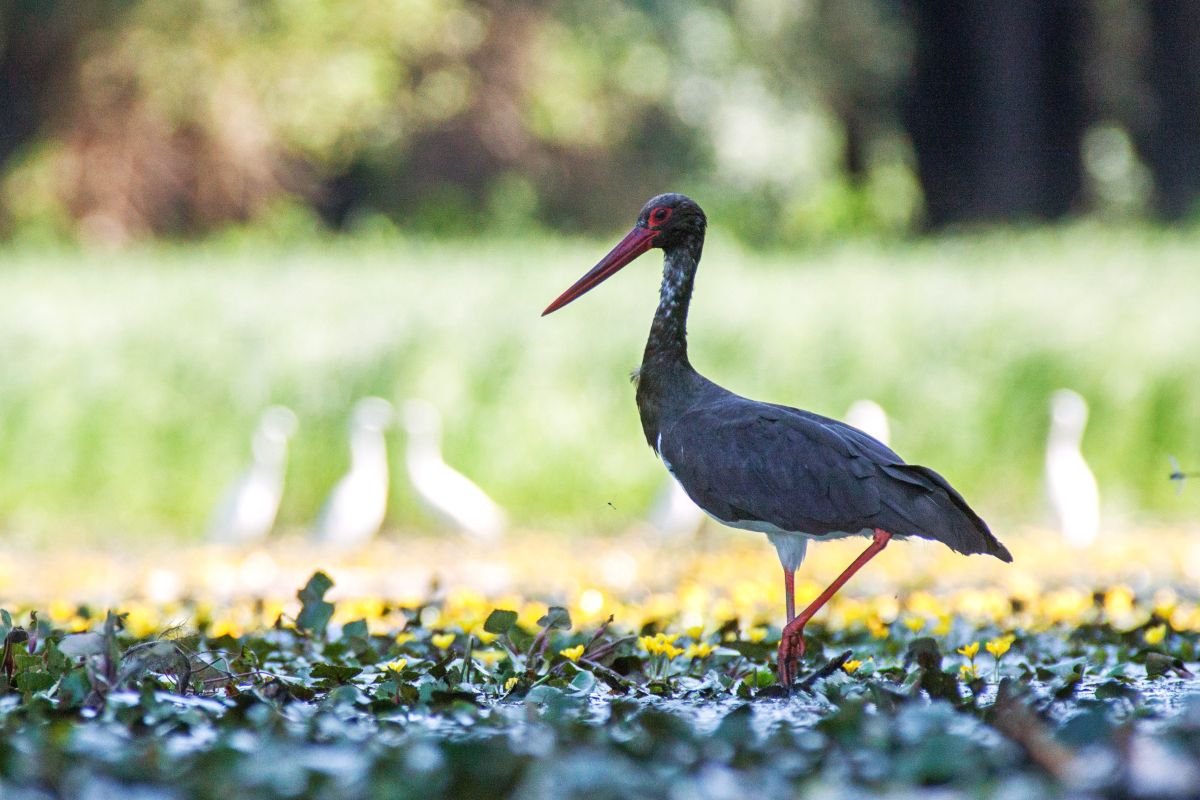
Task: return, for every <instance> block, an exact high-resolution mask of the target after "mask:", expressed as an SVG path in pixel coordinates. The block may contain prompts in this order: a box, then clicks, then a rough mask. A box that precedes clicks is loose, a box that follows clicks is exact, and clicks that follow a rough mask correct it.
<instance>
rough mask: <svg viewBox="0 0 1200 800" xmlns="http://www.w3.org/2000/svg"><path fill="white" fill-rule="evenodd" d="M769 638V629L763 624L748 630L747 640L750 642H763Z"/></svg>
mask: <svg viewBox="0 0 1200 800" xmlns="http://www.w3.org/2000/svg"><path fill="white" fill-rule="evenodd" d="M766 638H767V629H766V628H764V627H763V626H762V625H758V626H755V627H753V628H751V629H750V630H748V631H746V640H747V641H749V642H755V643H757V642H761V641H762V640H763V639H766Z"/></svg>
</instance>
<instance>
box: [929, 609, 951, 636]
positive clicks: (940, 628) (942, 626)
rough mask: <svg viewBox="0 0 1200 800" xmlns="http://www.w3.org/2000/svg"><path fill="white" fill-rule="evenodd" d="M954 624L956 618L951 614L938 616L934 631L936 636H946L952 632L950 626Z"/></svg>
mask: <svg viewBox="0 0 1200 800" xmlns="http://www.w3.org/2000/svg"><path fill="white" fill-rule="evenodd" d="M953 623H954V617H952V616H951V615H949V614H938V622H937V626H936V627H934V629H933V635H934V636H945V635H946V634H947V633H949V632H950V626H951V625H952V624H953Z"/></svg>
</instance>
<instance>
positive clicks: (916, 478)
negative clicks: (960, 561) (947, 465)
mask: <svg viewBox="0 0 1200 800" xmlns="http://www.w3.org/2000/svg"><path fill="white" fill-rule="evenodd" d="M659 452H660V454H661V455H662V457H663V459H664V460H665V461H666V462H667V463H668V464H669V465H670V467H671V470H672V472H673V473H674V475H675V477H676V478H677V479H678V480H679V482H680V483H681V484H682V485H683V487H684V489H685V490H687V493H688V494H689V495H690V496H691V498H692V499H693V500H694V501H695V502H696V503H697V504H698V505H700V507H702V508H704V509H705V510H706V511H708V512H709V513H710V514H713V515H714V516H716V517H717V518H719V519H722V520H726V521H728V522H731V523H738V522H746V521H749V522H766V523H769V524H771V525H774V526H776V527H778V528H780V529H782V530H786V531H798V532H804V533H809V534H813V535H822V534H825V533H830V532H833V531H847V532H856V531H859V530H862V529H864V528H867V529H870V528H876V527H878V528H883V529H884V530H886V531H888V532H890V533H893V534H896V535H899V536H918V537H921V538H925V539H934V540H937V541H941V542H943V543H945V544H947V545H948V546H950V547H951V548H953V549H954V550H957V551H959V552H962V553H990V554H992V555H995V556H997V557H998V558H1001V559H1003V560H1005V561H1010V560H1011V556H1010V555H1009V554H1008V551H1007V550H1006V549H1005V548H1004V546H1003V545H1002V544H1000V542H998V541H997V540H996V538H995V537H994V536H992V534H991V532H990V531H989V530H988V527H987V525H986V523H984V521H983V520H982V519H980V518H979V516H978V515H976V514H975V512H974V511H972V510H971V509H970V507H969V506H968V505H967V503H966V501H964V500H963V498H962V496H961V495H959V494H958V492H956V491H955V490H954V489H953V488H952V487H951V486H950V485H949V484H948V483H947V482H946V481H945V479H944V478H942V477H941V476H940V475H938V474H937V473H936V472H934V471H933V470H930V469H926V468H924V467H917V466H913V465H909V464H905V463H904V462H903V460H902V459H901V458H900V457H899V456H897V455H896V454H895V453H894V452H892V451H891V450H890V449H888V448H887V447H886V446H884V445H883V444H881V443H880V442H878V441H876V440H875V439H873V438H871V437H870V436H867V435H866V434H865V433H863V432H861V431H859V430H857V429H855V428H852V427H850V426H848V425H845V424H844V423H841V422H837V421H836V420H832V419H828V418H826V417H821V416H819V415H817V414H811V413H808V412H805V411H800V410H798V409H792V408H787V407H786V406H773V405H767V404H764V403H755V402H753V401H750V400H746V399H745V398H742V397H738V396H737V395H726V396H724V397H721V398H719V399H715V400H713V401H711V402H708V403H704V404H702V405H698V406H694V407H693V408H692V409H691V410H689V411H686V412H684V413H683V414H681V415H680V416H679V417H677V418H676V419H675V420H674V421H673V422H672V423H671V424H669V425H667V426H665V427H664V428H663V430H662V437H661V439H660V441H659Z"/></svg>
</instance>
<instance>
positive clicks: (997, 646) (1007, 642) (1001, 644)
mask: <svg viewBox="0 0 1200 800" xmlns="http://www.w3.org/2000/svg"><path fill="white" fill-rule="evenodd" d="M1014 638H1015V637H1013V636H1011V635H1010V636H1001V637H1000V638H999V639H992V640H991V641H990V642H988V643H987V644H986V645H985V647H987V651H988V652H989V653H991V654H992V656H993V657H994V658H995V659H996V660H997V661H999V660H1000V658H1001V657H1002V656H1003V655H1004V654H1005V653H1007V652H1008V648H1010V647H1012V643H1013V641H1014Z"/></svg>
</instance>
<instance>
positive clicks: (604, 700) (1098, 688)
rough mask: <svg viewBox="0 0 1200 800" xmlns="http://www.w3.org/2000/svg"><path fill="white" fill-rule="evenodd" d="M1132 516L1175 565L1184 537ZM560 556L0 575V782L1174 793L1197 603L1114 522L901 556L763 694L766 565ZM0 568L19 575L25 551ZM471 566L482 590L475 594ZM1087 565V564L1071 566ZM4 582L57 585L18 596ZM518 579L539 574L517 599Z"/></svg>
mask: <svg viewBox="0 0 1200 800" xmlns="http://www.w3.org/2000/svg"><path fill="white" fill-rule="evenodd" d="M1149 533H1151V534H1152V535H1154V536H1155V537H1156V538H1157V539H1158V540H1159V541H1161V542H1163V544H1164V548H1166V549H1170V550H1172V551H1173V552H1176V553H1179V552H1186V549H1187V547H1188V538H1187V536H1186V534H1183V533H1174V532H1168V531H1157V532H1149ZM581 544H583V545H584V546H586V547H588V548H589V549H591V550H593V551H594V552H595V553H597V556H598V558H597V559H596V560H595V561H594V563H593V564H592V565H591V569H585V568H584V566H583V565H580V564H578V563H575V564H572V563H571V562H569V561H564V560H562V556H563V555H564V553H563V551H561V550H559V549H557V548H560V547H562V545H561V543H560V544H558V545H556V544H555V543H554V542H552V541H539V540H525V541H522V542H519V543H514V545H513V546H512V547H510V548H509V549H508V550H506V551H505V552H503V553H498V552H491V553H473V554H472V553H467V554H465V555H466V557H465V558H460V560H459V561H458V562H450V561H449V560H446V561H444V562H442V563H445V564H446V566H445V568H444V571H445V573H446V574H448V575H451V576H454V581H453V582H450V581H447V582H446V583H445V584H441V583H438V582H435V583H433V584H429V585H427V588H425V589H423V590H417V589H416V588H415V586H416V585H417V580H418V579H417V578H416V577H415V576H413V575H411V574H410V575H407V576H405V575H404V574H403V572H402V570H401V574H400V575H399V577H398V575H397V573H396V571H395V570H390V571H389V570H388V569H383V568H380V566H379V565H395V566H397V567H400V568H402V567H403V561H402V560H401V558H400V557H399V556H400V555H401V554H404V553H408V554H409V555H410V556H411V557H412V559H413V560H414V561H416V562H419V563H422V564H431V563H438V561H437V559H436V558H434V556H437V555H438V554H439V553H440V554H441V555H442V556H443V557H447V556H449V554H450V553H452V552H457V553H460V554H462V548H461V547H460V546H457V545H455V544H454V543H449V542H441V543H434V542H428V541H426V542H415V543H413V544H411V546H410V545H407V544H406V545H405V546H404V547H398V548H396V549H394V550H390V549H386V548H385V549H376V550H375V551H374V552H372V553H370V554H369V555H368V556H366V557H352V558H345V559H341V560H338V559H335V560H334V568H333V569H331V570H330V572H331V574H332V575H333V576H334V577H333V578H331V577H330V576H329V575H327V574H326V573H325V572H317V573H315V574H313V575H311V576H310V577H309V578H308V579H307V580H306V581H303V585H302V586H301V587H300V588H299V590H298V591H294V592H293V593H292V596H291V597H285V596H284V595H283V594H282V592H283V589H282V586H283V583H284V582H285V581H286V580H288V579H290V578H291V577H292V576H294V575H295V574H296V572H295V571H296V570H298V569H301V568H302V565H303V564H304V563H305V562H308V561H311V560H312V558H313V554H312V553H303V552H301V551H297V550H294V549H289V550H286V551H283V550H281V551H276V552H274V553H268V552H265V551H258V552H252V553H246V554H241V555H238V554H235V553H230V552H217V551H207V552H206V551H197V552H192V553H188V554H186V555H187V557H186V558H176V559H175V560H173V561H172V562H169V563H164V562H162V561H161V560H156V559H153V558H147V559H145V561H144V562H141V563H139V561H138V559H133V563H130V560H129V559H128V558H125V559H122V560H121V562H118V561H115V560H114V561H112V562H107V561H106V560H105V558H104V556H103V555H101V554H98V553H93V554H91V555H90V558H88V559H86V560H81V562H80V563H87V564H89V565H90V566H91V568H92V569H93V570H95V572H98V573H103V572H104V571H105V568H106V567H109V566H111V567H112V570H111V572H112V575H111V577H110V581H111V582H112V584H113V585H121V586H124V587H129V588H128V589H127V591H128V592H129V593H130V594H129V596H127V597H125V598H123V599H121V600H119V601H118V602H116V604H115V607H114V609H113V611H111V612H108V611H106V610H105V607H104V606H102V605H98V604H96V603H95V602H92V601H88V600H82V599H77V600H67V599H65V598H67V597H71V596H72V590H71V589H64V588H63V587H64V586H68V585H73V591H74V593H75V594H74V596H75V597H77V598H82V597H84V596H87V595H89V594H97V593H99V590H98V589H97V588H96V587H97V586H99V585H100V584H101V583H103V582H102V581H98V579H97V578H96V577H95V574H92V575H90V576H87V575H83V574H72V569H73V568H72V567H70V566H69V565H65V566H64V568H63V569H62V570H61V573H62V574H59V575H53V576H51V575H47V583H44V584H36V583H33V582H28V581H20V580H18V579H16V578H15V577H14V575H13V574H10V575H8V576H6V577H5V579H4V581H3V586H2V587H0V597H3V598H4V599H3V603H4V605H5V606H6V607H7V608H8V609H9V610H6V611H3V612H2V613H0V635H2V638H3V641H4V653H3V659H2V671H0V794H3V796H4V797H6V798H8V797H13V798H19V799H20V800H26V798H38V799H39V800H40V799H41V798H44V797H47V796H77V795H78V794H80V792H81V791H82V787H84V786H88V787H90V791H101V790H103V791H104V792H107V793H108V794H116V795H121V796H137V797H154V798H157V797H170V798H184V797H205V798H207V797H214V798H215V797H229V796H251V795H252V796H255V797H263V798H276V797H278V798H284V797H288V798H308V797H313V798H318V797H345V798H359V797H363V798H375V797H378V798H383V797H483V796H487V797H509V796H512V797H544V796H568V795H570V796H578V795H580V794H586V795H588V796H599V797H642V796H668V795H669V796H675V794H676V793H682V795H681V796H699V797H726V796H734V795H735V794H742V793H744V792H746V791H748V790H753V791H754V793H755V795H756V796H763V797H788V796H793V794H794V792H795V791H797V790H799V789H803V790H816V789H824V790H826V791H831V792H835V793H837V792H843V791H872V792H887V791H894V790H901V789H904V788H905V787H914V786H939V787H943V788H944V790H947V791H951V792H952V794H951V795H950V796H959V795H961V794H969V795H970V796H992V795H1006V794H1008V793H1013V792H1015V793H1017V794H1020V795H1022V796H1028V795H1031V794H1036V795H1042V796H1045V795H1048V794H1053V793H1056V792H1060V791H1065V790H1070V791H1077V792H1078V791H1083V792H1090V793H1098V794H1099V795H1100V796H1156V797H1169V796H1189V793H1190V792H1191V791H1192V790H1193V789H1194V787H1195V785H1196V783H1195V779H1196V776H1197V769H1198V768H1197V764H1198V763H1200V693H1197V691H1196V689H1195V684H1194V683H1193V680H1192V679H1193V677H1194V676H1193V674H1192V673H1193V672H1194V671H1195V670H1196V664H1195V661H1196V659H1197V652H1196V646H1197V634H1198V632H1200V596H1197V595H1196V594H1195V593H1194V589H1189V588H1186V587H1187V586H1189V585H1190V586H1193V587H1194V581H1193V582H1191V583H1189V581H1188V579H1187V577H1186V575H1187V569H1188V567H1187V565H1186V564H1185V565H1181V564H1180V563H1179V560H1178V559H1171V558H1169V557H1167V556H1164V557H1163V558H1162V559H1158V560H1155V559H1148V560H1146V561H1143V562H1140V563H1139V562H1137V561H1135V560H1133V559H1131V558H1130V554H1131V553H1132V552H1134V550H1133V549H1131V548H1136V541H1121V540H1118V541H1107V542H1104V543H1102V545H1101V546H1100V547H1099V548H1098V551H1097V552H1096V553H1091V554H1082V555H1077V556H1076V557H1075V558H1067V557H1065V556H1066V554H1065V552H1062V553H1060V552H1059V551H1058V547H1059V546H1058V545H1057V544H1056V543H1055V542H1054V541H1053V540H1052V539H1049V538H1048V535H1047V534H1046V532H1044V531H1029V532H1026V533H1025V535H1023V536H1022V535H1018V536H1016V537H1014V545H1015V546H1014V553H1015V555H1016V557H1017V558H1016V563H1015V565H1014V567H1013V568H1011V569H1010V570H1005V569H1002V568H997V567H995V566H993V565H989V564H981V563H980V561H981V560H978V559H963V558H961V557H958V556H953V555H952V554H949V553H945V554H943V553H942V552H941V549H940V548H937V549H934V548H928V547H921V546H920V545H917V544H913V543H904V544H898V545H897V546H895V547H894V548H889V550H888V552H887V553H886V554H885V556H884V557H882V558H881V559H880V561H879V563H878V564H877V565H876V564H873V565H872V569H870V570H868V571H867V572H866V573H864V576H863V579H862V581H861V582H859V583H858V584H852V585H851V586H850V587H848V589H847V591H846V592H844V593H843V594H841V595H839V596H838V597H837V598H835V600H834V601H833V603H832V604H831V606H830V609H829V611H828V612H827V613H823V614H822V615H820V616H819V617H818V618H817V621H816V622H815V623H814V624H813V625H811V626H810V628H809V634H810V638H809V653H808V656H807V657H806V659H805V662H804V665H803V670H802V678H801V682H800V685H799V686H797V687H796V688H795V689H794V690H793V691H792V692H791V693H790V694H788V693H785V692H783V691H782V690H781V689H780V688H779V687H778V686H777V685H776V683H775V663H774V656H775V647H776V645H777V642H778V637H779V626H778V624H777V622H778V619H777V616H778V608H776V605H777V603H776V602H775V601H777V600H778V589H779V587H778V586H776V585H775V584H776V583H777V582H778V580H777V576H775V575H774V574H773V573H774V569H773V565H772V562H773V561H774V559H773V557H772V556H771V555H770V553H769V552H768V551H767V548H766V547H765V545H764V544H763V543H762V542H759V541H758V540H757V538H756V537H738V538H735V539H731V540H729V541H727V542H718V543H710V544H709V545H701V546H697V547H694V548H690V549H689V550H688V551H686V554H683V555H677V557H676V560H675V563H671V562H668V561H665V560H664V559H666V558H668V557H669V555H670V554H671V553H676V554H678V553H679V548H678V546H671V547H663V546H651V545H647V544H645V543H638V542H636V541H633V540H630V541H628V542H622V543H619V544H617V545H615V546H614V543H612V542H609V543H608V545H605V544H604V543H601V542H596V541H585V542H582V543H581ZM843 544H845V545H847V546H843ZM843 544H831V545H827V546H825V547H822V548H816V549H817V550H818V552H817V553H815V554H814V559H813V561H814V563H813V564H812V565H809V566H807V567H806V571H807V573H808V575H809V576H810V581H808V582H806V583H805V584H804V585H803V586H801V587H800V590H801V593H802V594H806V595H808V596H812V595H813V594H815V593H816V591H817V587H819V585H820V583H819V582H820V581H823V580H825V579H827V577H828V575H829V574H833V573H834V572H836V570H837V569H838V568H839V567H840V566H841V564H842V563H843V561H844V560H845V557H846V555H847V553H849V552H851V551H852V550H853V547H852V546H849V545H852V544H853V543H843ZM1039 554H1042V555H1046V556H1048V557H1047V558H1045V559H1043V560H1041V561H1039V560H1038V555H1039ZM614 559H616V560H620V561H621V563H623V564H624V567H625V568H624V570H621V569H614V568H612V562H613V560H614ZM6 562H8V563H10V564H13V565H14V566H15V568H17V569H19V570H21V572H20V574H21V575H26V576H28V575H37V574H39V573H40V570H39V568H40V567H42V566H44V565H43V564H41V563H39V562H38V561H37V560H36V559H32V560H31V559H30V557H28V556H24V557H22V556H14V557H12V558H6ZM410 563H411V562H410ZM483 563H496V564H499V565H500V566H501V567H502V568H503V569H505V570H506V579H507V583H505V584H504V585H497V586H496V587H495V588H494V589H492V590H491V591H486V590H482V589H481V588H479V586H478V583H479V582H480V581H484V582H486V581H487V580H489V578H488V576H487V575H486V574H485V573H479V572H473V571H475V570H478V568H479V566H480V564H483ZM546 563H555V564H556V566H561V570H556V571H555V572H556V574H555V575H553V576H548V575H546V574H545V572H546V571H545V568H544V565H545V564H546ZM219 564H225V565H227V569H228V571H229V573H228V574H227V575H226V576H225V577H224V578H222V577H220V576H219V575H214V574H213V573H214V570H215V569H217V565H219ZM371 565H375V566H374V568H372V566H371ZM756 565H757V566H756ZM955 565H957V566H961V567H962V572H961V573H956V572H953V571H952V569H953V566H955ZM660 567H666V568H665V569H660ZM767 567H771V568H770V569H768V568H767ZM810 567H811V568H810ZM135 573H140V574H143V575H144V576H145V580H144V581H143V582H142V583H140V584H139V582H138V581H136V580H131V579H130V575H131V574H135ZM1096 573H1102V574H1107V575H1109V578H1107V579H1106V580H1105V581H1103V582H1093V583H1087V582H1086V581H1087V580H1088V579H1087V578H1085V577H1084V576H1086V575H1089V574H1096ZM470 574H475V579H474V580H473V581H472V580H468V579H467V578H466V577H465V576H467V575H470ZM231 575H232V576H234V577H230V576H231ZM682 575H687V576H690V579H689V580H681V579H680V577H681V576H682ZM947 575H954V577H953V578H949V579H948V578H946V577H945V576H947ZM264 576H265V577H264ZM934 576H942V577H941V579H940V580H939V581H937V583H936V585H933V583H932V579H933V577H934ZM988 576H991V577H990V578H989V577H988ZM425 577H427V578H428V577H429V576H428V575H426V576H425ZM172 579H173V582H172ZM72 581H74V583H73V584H72ZM213 582H215V583H216V584H217V585H224V599H223V600H214V599H213V598H214V597H215V596H217V595H218V594H220V593H219V592H217V591H214V587H213ZM18 583H21V584H23V585H24V586H25V587H26V588H27V591H28V593H29V595H30V596H38V595H39V594H41V593H46V596H55V597H57V598H58V599H57V600H48V601H46V602H44V603H38V602H32V603H31V602H21V601H19V600H16V599H15V598H16V597H17V591H18V590H17V589H16V586H17V584H18ZM526 583H529V584H533V585H538V586H542V587H544V588H543V589H542V590H531V591H530V592H526V593H515V592H514V590H513V589H512V586H513V585H521V584H526ZM384 585H390V586H392V587H393V589H392V591H391V593H390V594H383V593H379V592H377V591H376V589H377V587H378V586H384ZM622 585H623V586H624V588H621V587H622ZM201 598H203V599H201ZM18 607H19V608H18ZM97 787H99V788H97ZM105 796H107V795H105Z"/></svg>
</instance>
